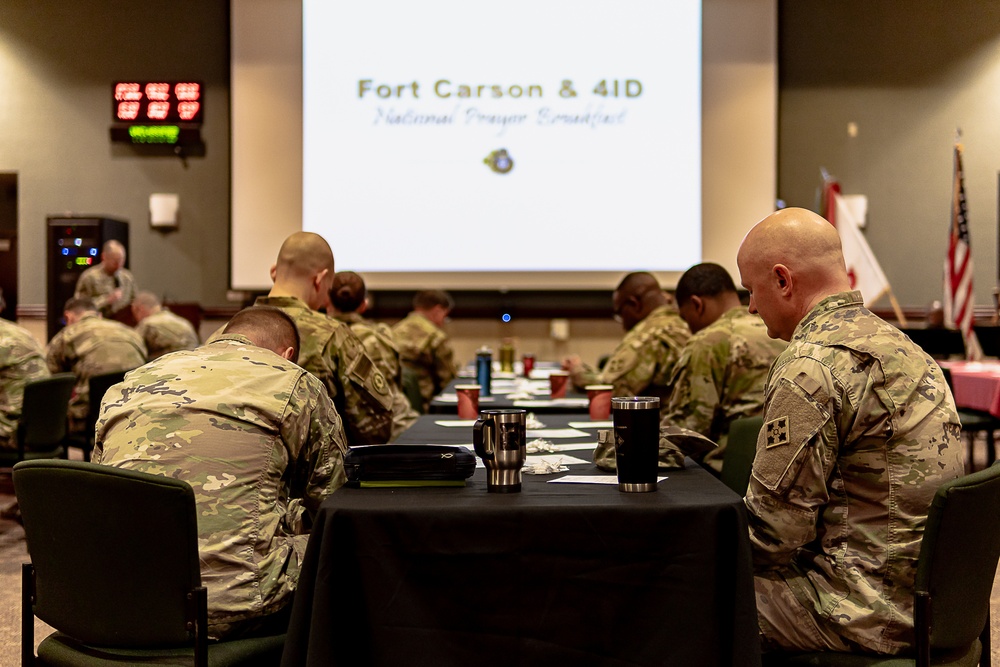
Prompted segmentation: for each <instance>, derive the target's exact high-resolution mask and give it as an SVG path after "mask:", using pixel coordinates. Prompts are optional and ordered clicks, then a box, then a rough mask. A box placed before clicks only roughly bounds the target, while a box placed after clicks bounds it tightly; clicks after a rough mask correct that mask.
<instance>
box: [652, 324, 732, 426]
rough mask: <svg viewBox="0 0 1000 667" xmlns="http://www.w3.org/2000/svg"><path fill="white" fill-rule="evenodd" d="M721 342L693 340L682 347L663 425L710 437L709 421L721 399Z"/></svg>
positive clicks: (723, 347)
mask: <svg viewBox="0 0 1000 667" xmlns="http://www.w3.org/2000/svg"><path fill="white" fill-rule="evenodd" d="M726 347H727V346H726V345H725V344H724V342H723V341H719V342H718V344H713V342H712V341H709V340H706V339H700V338H695V339H693V340H692V341H690V342H689V343H688V344H687V345H685V346H684V349H683V350H681V355H680V357H679V358H678V360H677V363H676V364H675V365H674V371H673V374H672V376H671V378H670V381H669V385H670V386H671V387H672V388H673V389H672V390H671V392H670V398H669V399H668V400H667V404H666V408H665V410H664V411H663V419H662V421H663V422H664V424H674V425H675V426H681V427H683V428H686V429H690V430H692V431H697V432H698V433H701V434H702V435H703V436H705V437H706V438H711V437H712V422H713V419H714V418H715V411H716V409H717V408H718V407H719V402H720V400H721V398H722V396H721V387H722V386H723V379H724V378H723V376H724V374H725V370H726V359H727V357H728V355H727V351H726Z"/></svg>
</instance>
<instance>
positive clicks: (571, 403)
mask: <svg viewBox="0 0 1000 667" xmlns="http://www.w3.org/2000/svg"><path fill="white" fill-rule="evenodd" d="M587 405H588V400H587V399H586V398H551V399H535V400H525V401H514V407H515V408H552V407H561V408H585V407H587Z"/></svg>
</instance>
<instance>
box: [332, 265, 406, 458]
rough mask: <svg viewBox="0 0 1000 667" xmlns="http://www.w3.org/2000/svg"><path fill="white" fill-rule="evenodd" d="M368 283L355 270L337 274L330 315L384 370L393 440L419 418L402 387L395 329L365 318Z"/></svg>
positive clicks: (381, 369)
mask: <svg viewBox="0 0 1000 667" xmlns="http://www.w3.org/2000/svg"><path fill="white" fill-rule="evenodd" d="M366 296H367V295H366V289H365V281H364V279H363V278H362V277H361V276H359V275H358V274H357V273H355V272H353V271H338V272H337V274H336V275H335V276H334V278H333V286H332V287H331V288H330V309H329V310H328V313H329V315H330V316H331V317H332V318H334V319H335V320H337V321H339V322H343V323H344V324H346V325H347V326H349V327H351V331H353V332H354V334H355V335H356V336H357V337H358V339H359V340H360V341H361V344H362V345H364V346H365V352H367V353H368V356H369V357H371V360H372V361H373V362H375V366H377V367H378V369H379V370H380V371H382V375H384V376H385V379H386V382H387V383H388V384H389V391H390V393H391V394H392V437H391V438H390V439H391V440H395V439H396V438H398V437H399V435H400V434H401V433H402V432H403V431H405V430H406V429H408V428H410V427H411V426H413V424H414V422H416V421H417V417H419V416H420V415H419V414H418V413H417V411H416V410H414V409H413V406H411V405H410V402H409V401H408V400H407V399H406V395H405V394H404V393H403V388H402V386H401V384H400V383H401V382H402V367H401V365H400V362H399V350H398V349H396V344H395V343H394V342H393V340H392V330H391V329H390V328H389V325H388V324H385V323H384V322H375V321H372V320H368V319H365V318H364V317H363V313H364V312H365V310H367V308H368V299H367V298H366Z"/></svg>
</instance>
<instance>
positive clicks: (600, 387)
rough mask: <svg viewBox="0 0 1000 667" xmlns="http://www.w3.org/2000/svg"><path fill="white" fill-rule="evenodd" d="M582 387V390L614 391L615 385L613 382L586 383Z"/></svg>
mask: <svg viewBox="0 0 1000 667" xmlns="http://www.w3.org/2000/svg"><path fill="white" fill-rule="evenodd" d="M583 389H584V391H614V389H615V386H614V385H613V384H588V385H587V386H586V387H584V388H583Z"/></svg>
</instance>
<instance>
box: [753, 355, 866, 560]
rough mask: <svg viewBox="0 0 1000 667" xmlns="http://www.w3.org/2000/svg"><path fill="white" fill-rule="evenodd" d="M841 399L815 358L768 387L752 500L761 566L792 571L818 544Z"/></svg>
mask: <svg viewBox="0 0 1000 667" xmlns="http://www.w3.org/2000/svg"><path fill="white" fill-rule="evenodd" d="M839 395H840V392H839V391H838V390H837V384H836V382H835V380H834V378H833V375H832V374H831V372H830V371H829V369H828V368H826V366H824V365H823V364H821V363H819V362H818V361H816V360H814V359H810V358H797V359H793V360H792V361H790V362H789V363H788V364H786V365H785V366H784V367H782V368H781V369H780V371H776V373H775V375H774V377H772V379H771V382H770V383H769V385H768V395H767V398H766V401H765V404H764V427H763V428H762V429H761V430H760V435H759V436H758V439H757V454H756V456H755V458H754V462H753V472H752V474H751V476H750V485H749V488H748V490H747V495H746V498H745V502H746V506H747V510H748V514H749V521H750V542H751V545H752V548H753V555H754V565H755V566H757V567H764V568H769V567H780V566H783V565H786V564H788V563H789V562H790V561H791V560H792V558H793V556H794V555H795V552H796V550H797V549H798V548H799V547H801V546H803V545H806V544H808V543H810V542H812V541H813V540H814V539H815V538H816V521H817V518H818V514H819V513H820V512H821V511H822V509H823V507H824V506H825V505H826V504H827V503H828V502H829V500H830V494H829V490H828V489H827V482H826V480H827V478H828V475H829V473H830V471H831V469H832V466H833V465H834V463H835V461H836V459H837V454H838V449H839V435H838V428H837V421H838V419H837V418H836V416H835V415H836V413H835V409H836V403H835V399H834V397H835V396H839ZM844 405H845V406H846V405H847V402H846V400H845V401H844Z"/></svg>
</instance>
